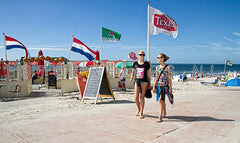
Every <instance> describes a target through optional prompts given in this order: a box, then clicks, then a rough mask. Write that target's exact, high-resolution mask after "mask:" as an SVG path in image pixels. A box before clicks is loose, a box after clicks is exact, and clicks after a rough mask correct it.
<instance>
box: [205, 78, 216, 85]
mask: <svg viewBox="0 0 240 143" xmlns="http://www.w3.org/2000/svg"><path fill="white" fill-rule="evenodd" d="M218 83H219V79H218V78H217V79H215V81H214V82H201V84H203V85H209V84H210V85H214V86H218Z"/></svg>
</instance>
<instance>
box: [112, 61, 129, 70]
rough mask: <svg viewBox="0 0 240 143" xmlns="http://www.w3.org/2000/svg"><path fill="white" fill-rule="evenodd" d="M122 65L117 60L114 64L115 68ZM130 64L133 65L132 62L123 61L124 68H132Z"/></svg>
mask: <svg viewBox="0 0 240 143" xmlns="http://www.w3.org/2000/svg"><path fill="white" fill-rule="evenodd" d="M122 66H123V62H118V63H117V64H116V65H115V67H116V68H119V69H120V68H122ZM132 66H133V63H132V62H125V67H126V68H132Z"/></svg>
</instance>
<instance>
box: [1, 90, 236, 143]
mask: <svg viewBox="0 0 240 143" xmlns="http://www.w3.org/2000/svg"><path fill="white" fill-rule="evenodd" d="M210 92H211V94H209V95H211V96H209V95H208V94H206V95H202V94H201V95H194V96H191V95H183V96H181V97H175V103H174V105H173V106H172V105H170V104H169V102H168V101H167V118H165V119H164V120H163V122H162V123H156V122H155V121H156V120H157V118H158V112H159V111H158V108H159V106H158V103H156V102H154V100H153V99H150V100H149V99H146V107H145V118H144V119H139V117H137V116H135V115H134V113H135V111H136V106H135V103H134V102H130V101H126V100H118V101H117V103H113V102H107V103H106V102H103V103H100V104H96V105H93V106H97V107H99V106H100V107H101V108H96V109H95V108H93V109H91V110H87V109H85V110H74V111H70V112H69V113H67V114H66V115H63V113H62V112H59V114H58V113H56V112H55V113H54V115H53V116H49V115H48V116H46V117H45V116H41V117H38V119H36V120H31V121H27V122H24V121H22V122H21V124H17V123H16V124H14V125H12V126H14V127H15V128H16V129H15V133H16V132H18V134H12V133H10V132H8V131H6V132H4V130H3V129H1V131H0V132H1V135H0V142H1V141H6V140H8V141H9V142H44V143H45V142H51V143H60V142H67V143H70V142H71V143H73V142H78V143H79V142H83V143H86V142H96V143H98V142H100V143H105V142H116V143H118V142H119V143H122V142H130V143H135V142H136V143H139V142H153V143H159V142H161V143H193V142H197V143H199V142H200V143H228V142H229V143H230V142H231V143H238V142H240V136H239V132H240V106H239V102H240V94H239V93H240V90H239V89H236V90H229V89H228V88H222V90H221V91H209V93H210ZM213 94H214V96H213ZM86 108H88V105H86ZM48 114H49V113H48ZM36 130H37V131H36ZM13 136H14V137H13Z"/></svg>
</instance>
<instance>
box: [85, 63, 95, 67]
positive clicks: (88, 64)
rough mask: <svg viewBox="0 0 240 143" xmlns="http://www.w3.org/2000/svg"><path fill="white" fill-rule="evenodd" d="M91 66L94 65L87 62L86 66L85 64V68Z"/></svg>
mask: <svg viewBox="0 0 240 143" xmlns="http://www.w3.org/2000/svg"><path fill="white" fill-rule="evenodd" d="M93 65H94V63H93V62H87V64H86V66H87V67H90V66H93Z"/></svg>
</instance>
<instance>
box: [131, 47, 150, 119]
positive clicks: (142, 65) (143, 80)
mask: <svg viewBox="0 0 240 143" xmlns="http://www.w3.org/2000/svg"><path fill="white" fill-rule="evenodd" d="M144 56H145V53H144V51H142V50H141V51H138V61H137V62H135V63H134V64H133V70H132V74H131V78H130V81H132V80H133V77H134V74H135V85H134V96H135V102H136V105H137V108H138V110H137V112H136V116H139V113H140V119H143V118H144V116H143V109H144V104H145V100H144V96H145V93H146V90H147V88H151V87H150V81H151V80H150V64H149V62H146V61H145V60H144ZM140 86H141V90H142V92H141V95H140V101H141V103H140V102H139V93H140Z"/></svg>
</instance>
